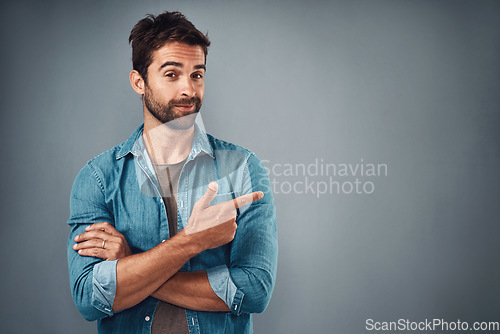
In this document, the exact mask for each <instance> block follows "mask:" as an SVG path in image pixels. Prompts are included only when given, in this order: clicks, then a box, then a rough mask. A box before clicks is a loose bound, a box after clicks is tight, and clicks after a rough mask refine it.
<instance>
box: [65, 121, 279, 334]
mask: <svg viewBox="0 0 500 334" xmlns="http://www.w3.org/2000/svg"><path fill="white" fill-rule="evenodd" d="M142 132H143V125H142V126H140V127H139V128H138V129H137V130H136V131H135V132H134V133H133V134H132V135H131V136H130V138H129V139H128V140H127V141H125V142H124V143H122V144H120V145H118V146H116V147H114V148H112V149H111V150H108V151H106V152H104V153H102V154H100V155H99V156H97V157H95V158H94V159H92V160H90V161H89V162H88V163H87V164H86V165H85V166H84V167H83V168H82V170H81V171H80V172H79V173H78V175H77V176H76V179H75V182H74V184H73V189H72V192H71V199H70V218H69V220H68V224H69V225H70V227H71V232H70V234H69V238H68V245H67V250H68V266H69V276H70V285H71V291H72V296H73V300H74V302H75V304H76V306H77V308H78V310H79V311H80V312H81V314H82V315H83V317H84V318H85V319H87V320H89V321H93V320H98V329H99V333H150V332H151V324H152V322H153V316H154V312H155V308H156V305H157V303H158V300H157V299H155V298H153V297H148V298H146V299H145V300H143V301H142V302H140V303H139V304H137V305H135V306H133V307H131V308H128V309H126V310H123V311H120V312H117V313H114V312H113V310H112V306H113V302H114V298H115V293H116V263H117V261H119V260H115V261H103V260H102V259H99V258H95V257H85V256H80V255H78V253H77V252H75V251H74V250H73V248H72V246H73V244H74V243H75V242H74V237H75V236H76V235H78V234H81V233H84V232H85V227H86V226H88V225H91V224H93V223H97V222H104V221H107V222H109V223H110V224H111V225H113V226H114V227H115V228H116V229H117V230H118V231H119V232H120V233H122V234H123V235H124V237H125V239H126V240H127V242H128V244H129V246H130V248H131V250H132V252H133V253H134V254H135V253H140V252H144V251H147V250H149V249H151V248H153V247H155V246H157V245H158V244H159V243H161V242H162V241H164V240H165V239H168V238H169V229H168V220H167V214H166V211H165V207H164V205H163V200H162V198H161V195H160V192H159V189H160V188H159V185H158V181H157V178H156V176H155V174H154V169H153V167H152V164H151V160H150V158H149V156H148V153H147V151H146V149H145V148H144V143H143V141H142ZM210 181H216V182H217V183H218V186H219V191H218V192H217V195H216V197H215V198H214V200H213V201H212V202H211V205H214V204H217V203H221V202H224V201H228V200H231V199H233V198H235V197H238V196H240V195H243V194H248V193H251V192H253V191H262V192H263V193H264V197H263V198H262V199H260V200H259V201H257V202H253V203H252V204H250V205H247V206H245V207H243V208H240V209H239V210H238V213H237V218H236V223H237V225H238V228H237V230H236V234H235V237H234V239H233V241H232V242H230V243H228V244H226V245H223V246H221V247H218V248H215V249H210V250H206V251H204V252H202V253H200V254H198V255H196V256H195V257H193V258H191V259H190V260H189V261H188V262H186V263H185V264H184V265H183V267H182V268H181V271H186V272H190V271H199V270H205V271H206V272H207V276H208V279H209V282H210V286H211V287H212V289H213V291H214V292H215V293H216V294H217V296H219V297H220V298H221V299H222V300H223V301H224V302H225V303H226V304H227V306H228V307H229V309H230V310H231V312H201V311H193V310H186V318H187V323H188V328H189V332H190V333H209V334H214V333H252V316H251V314H252V313H258V312H262V311H264V309H265V308H266V307H267V305H268V303H269V300H270V298H271V294H272V291H273V288H274V283H275V278H276V267H277V255H278V244H277V227H276V211H275V206H274V200H273V194H272V192H271V186H270V182H269V177H268V175H267V172H266V170H265V168H264V165H263V164H262V162H261V161H260V160H259V159H258V158H257V157H256V156H255V154H254V153H252V152H251V151H249V150H246V149H244V148H242V147H240V146H237V145H234V144H231V143H228V142H225V141H222V140H219V139H216V138H214V137H213V136H211V135H208V134H206V133H204V132H203V131H201V130H200V129H199V128H198V126H197V125H195V135H194V139H193V145H192V149H191V152H190V154H189V156H188V158H187V160H186V162H185V164H184V166H183V167H182V170H181V174H180V178H179V186H178V194H177V207H178V214H177V215H178V216H177V224H178V230H179V231H180V230H181V229H182V228H184V227H185V226H186V225H187V223H188V220H189V217H190V214H191V212H192V209H193V206H194V204H195V202H196V201H197V200H198V199H199V198H200V197H201V196H202V195H203V194H204V193H205V191H206V190H207V187H208V183H209V182H210Z"/></svg>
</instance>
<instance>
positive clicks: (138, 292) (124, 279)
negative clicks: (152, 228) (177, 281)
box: [113, 232, 200, 312]
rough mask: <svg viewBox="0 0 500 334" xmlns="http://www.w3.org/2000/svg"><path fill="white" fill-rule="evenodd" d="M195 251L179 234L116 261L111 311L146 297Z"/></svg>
mask: <svg viewBox="0 0 500 334" xmlns="http://www.w3.org/2000/svg"><path fill="white" fill-rule="evenodd" d="M199 251H200V250H199V249H198V248H197V247H196V246H195V244H193V243H192V242H190V239H189V236H187V235H186V234H185V233H183V232H181V233H179V234H178V235H177V236H175V237H174V238H171V239H168V240H167V241H165V242H163V243H161V244H159V245H158V246H156V247H154V248H152V249H151V250H149V251H147V252H144V253H140V254H135V255H132V256H128V257H124V258H122V259H120V260H119V261H118V263H117V266H116V282H117V283H116V295H115V299H114V302H113V311H115V312H117V311H120V310H123V309H126V308H129V307H132V306H134V305H136V304H137V303H139V302H141V301H142V300H144V299H145V298H146V297H148V296H150V295H151V294H152V293H153V292H155V291H156V290H157V289H158V288H159V287H160V286H162V284H164V283H165V282H166V281H167V280H168V279H169V278H171V277H172V276H173V275H174V274H175V273H176V272H177V271H178V270H179V269H180V268H181V267H182V266H183V265H184V263H186V262H187V261H188V260H189V259H190V258H191V257H193V256H195V255H196V254H198V253H199Z"/></svg>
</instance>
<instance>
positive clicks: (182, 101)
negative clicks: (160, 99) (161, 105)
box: [168, 96, 201, 107]
mask: <svg viewBox="0 0 500 334" xmlns="http://www.w3.org/2000/svg"><path fill="white" fill-rule="evenodd" d="M168 104H169V106H172V107H173V106H175V105H177V104H196V105H199V104H201V100H200V98H199V97H198V96H193V97H191V98H185V99H179V100H171V101H170V102H169V103H168Z"/></svg>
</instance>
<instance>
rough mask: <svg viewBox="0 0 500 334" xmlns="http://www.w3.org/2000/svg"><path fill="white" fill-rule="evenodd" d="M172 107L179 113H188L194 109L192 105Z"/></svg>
mask: <svg viewBox="0 0 500 334" xmlns="http://www.w3.org/2000/svg"><path fill="white" fill-rule="evenodd" d="M174 107H175V108H176V109H177V110H179V111H183V112H188V111H192V110H193V109H194V107H195V105H194V104H176V105H175V106H174Z"/></svg>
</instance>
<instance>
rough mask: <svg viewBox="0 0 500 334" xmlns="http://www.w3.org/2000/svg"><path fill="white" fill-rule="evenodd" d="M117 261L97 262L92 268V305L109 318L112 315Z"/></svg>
mask: <svg viewBox="0 0 500 334" xmlns="http://www.w3.org/2000/svg"><path fill="white" fill-rule="evenodd" d="M117 261H118V260H114V261H102V262H99V263H98V264H96V265H95V266H94V271H93V277H92V287H93V289H92V305H93V306H94V307H95V308H96V309H98V310H99V311H101V312H103V313H106V314H107V315H109V316H112V315H113V314H114V312H113V302H114V301H115V294H116V263H117Z"/></svg>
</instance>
